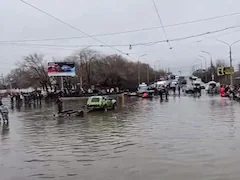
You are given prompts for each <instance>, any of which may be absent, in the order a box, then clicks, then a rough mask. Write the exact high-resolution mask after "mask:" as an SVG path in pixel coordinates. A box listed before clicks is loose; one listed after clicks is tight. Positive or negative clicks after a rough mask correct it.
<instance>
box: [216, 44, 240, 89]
mask: <svg viewBox="0 0 240 180" xmlns="http://www.w3.org/2000/svg"><path fill="white" fill-rule="evenodd" d="M217 41H219V42H221V43H223V44H226V45H227V46H228V47H229V61H230V62H229V64H230V69H233V66H232V46H233V45H234V44H237V43H238V42H240V40H238V41H235V42H233V43H232V44H228V43H226V42H224V41H221V40H217ZM233 73H234V72H232V73H231V75H230V84H231V86H233Z"/></svg>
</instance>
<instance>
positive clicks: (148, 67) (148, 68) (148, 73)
mask: <svg viewBox="0 0 240 180" xmlns="http://www.w3.org/2000/svg"><path fill="white" fill-rule="evenodd" d="M147 83H148V84H149V66H148V65H147Z"/></svg>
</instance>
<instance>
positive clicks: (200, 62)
mask: <svg viewBox="0 0 240 180" xmlns="http://www.w3.org/2000/svg"><path fill="white" fill-rule="evenodd" d="M197 60H198V61H199V62H200V65H201V70H202V60H201V59H199V58H197Z"/></svg>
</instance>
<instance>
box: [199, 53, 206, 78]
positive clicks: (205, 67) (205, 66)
mask: <svg viewBox="0 0 240 180" xmlns="http://www.w3.org/2000/svg"><path fill="white" fill-rule="evenodd" d="M199 57H201V58H203V59H204V60H205V81H206V82H207V59H206V58H205V57H204V56H201V55H199Z"/></svg>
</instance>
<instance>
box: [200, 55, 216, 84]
mask: <svg viewBox="0 0 240 180" xmlns="http://www.w3.org/2000/svg"><path fill="white" fill-rule="evenodd" d="M201 52H202V53H205V54H208V55H209V56H210V61H211V74H212V81H213V80H214V74H213V71H212V63H213V62H212V55H211V54H210V53H209V52H207V51H201ZM203 57H204V56H203ZM204 58H205V57H204Z"/></svg>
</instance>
